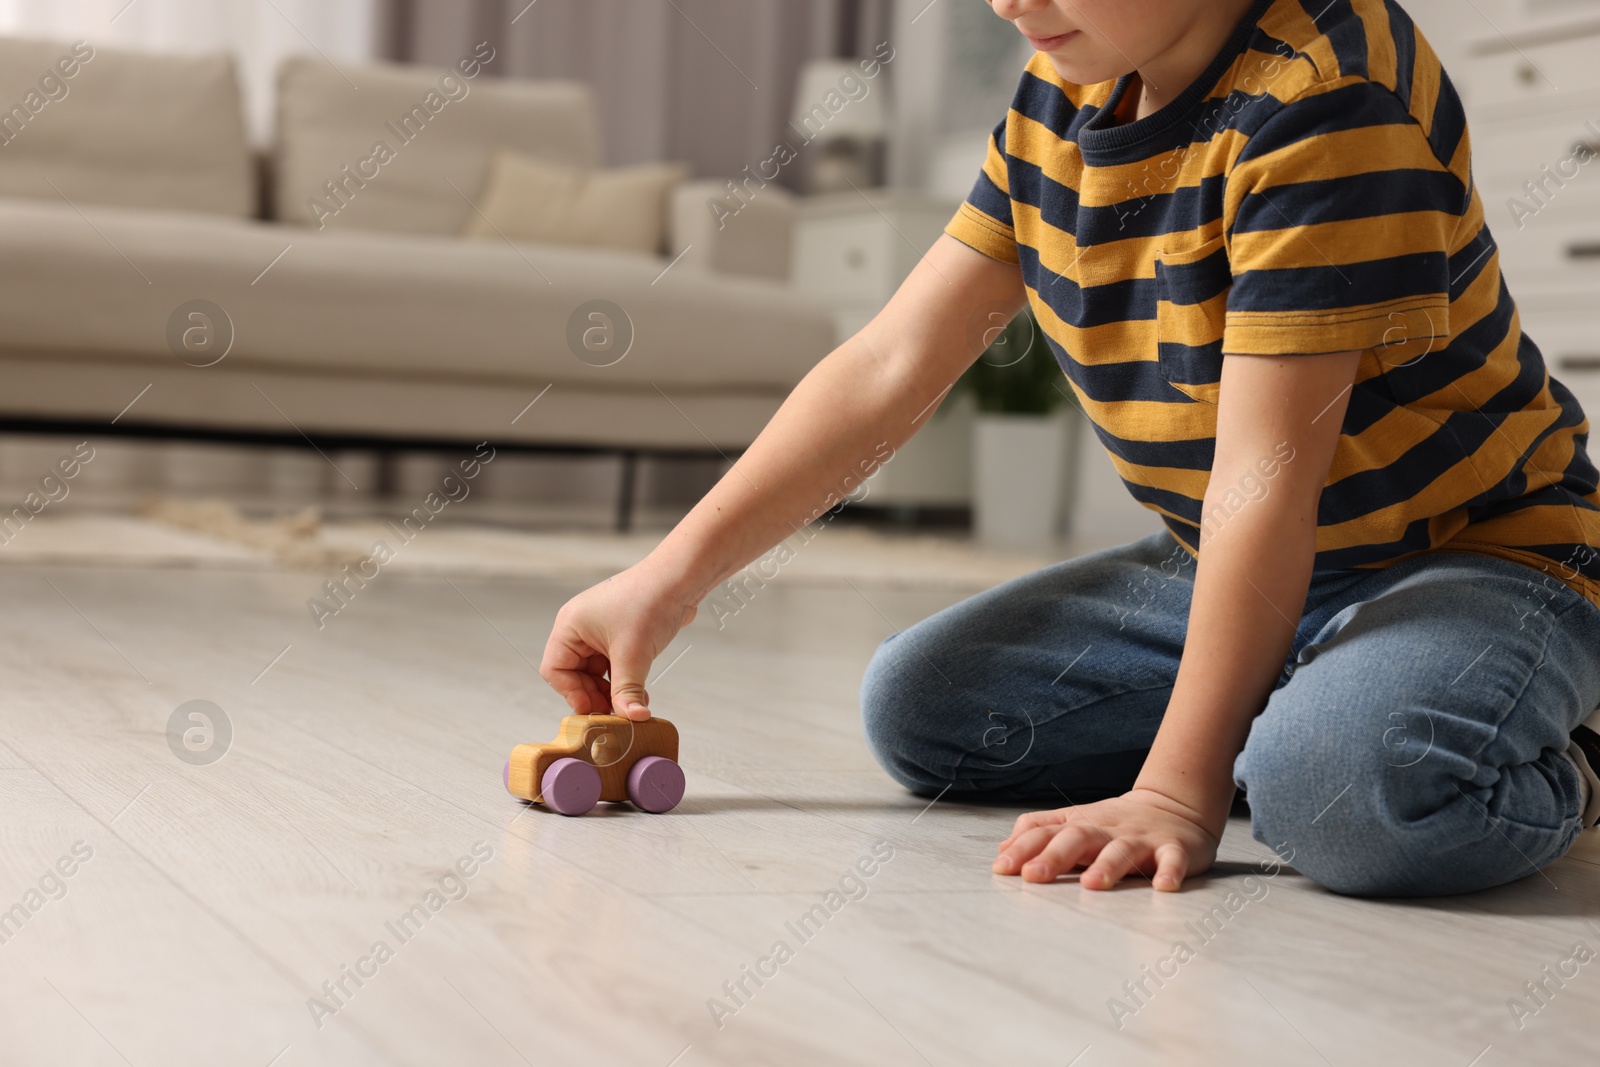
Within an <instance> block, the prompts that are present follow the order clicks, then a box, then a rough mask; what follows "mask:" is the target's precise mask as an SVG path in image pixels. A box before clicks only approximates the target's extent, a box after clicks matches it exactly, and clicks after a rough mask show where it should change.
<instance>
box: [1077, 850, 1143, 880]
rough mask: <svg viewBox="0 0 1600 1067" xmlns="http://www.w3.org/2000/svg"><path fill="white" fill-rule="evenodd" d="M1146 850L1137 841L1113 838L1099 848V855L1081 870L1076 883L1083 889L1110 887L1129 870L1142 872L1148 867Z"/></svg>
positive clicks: (1125, 875) (1124, 876)
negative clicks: (1086, 867) (1081, 872)
mask: <svg viewBox="0 0 1600 1067" xmlns="http://www.w3.org/2000/svg"><path fill="white" fill-rule="evenodd" d="M1148 851H1149V850H1148V849H1147V848H1146V847H1145V846H1144V845H1142V844H1140V843H1139V842H1137V841H1130V840H1128V839H1126V838H1116V839H1113V840H1111V841H1109V842H1107V843H1106V846H1105V847H1104V848H1102V849H1101V850H1100V855H1099V856H1097V857H1095V861H1094V862H1093V863H1091V864H1090V865H1089V869H1088V870H1086V871H1084V872H1083V875H1082V876H1081V877H1080V878H1079V879H1078V884H1079V885H1081V886H1083V888H1085V889H1111V888H1113V887H1114V886H1116V884H1117V883H1118V882H1120V881H1122V880H1123V879H1124V878H1126V877H1127V876H1128V872H1130V871H1134V872H1137V873H1139V874H1144V873H1145V872H1146V871H1148V870H1149V868H1150V864H1149V863H1148V862H1146V856H1145V853H1147V852H1148Z"/></svg>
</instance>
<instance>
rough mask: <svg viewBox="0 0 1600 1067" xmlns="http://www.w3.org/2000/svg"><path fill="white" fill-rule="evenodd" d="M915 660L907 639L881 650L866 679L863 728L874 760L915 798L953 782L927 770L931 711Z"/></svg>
mask: <svg viewBox="0 0 1600 1067" xmlns="http://www.w3.org/2000/svg"><path fill="white" fill-rule="evenodd" d="M915 658H916V653H915V651H914V650H913V649H912V647H911V645H910V643H909V642H907V641H906V640H905V638H904V636H903V635H899V634H897V635H895V636H893V637H890V638H888V639H887V640H885V641H884V642H883V643H882V644H881V645H879V646H878V651H877V652H876V653H874V654H873V657H872V662H871V663H869V664H868V665H867V672H866V674H865V675H864V676H863V677H862V679H861V724H862V728H863V729H864V730H865V732H866V735H867V745H868V747H869V748H870V749H871V750H872V754H873V756H874V757H875V758H876V759H877V761H878V762H879V763H880V764H881V765H882V766H883V769H884V770H886V771H888V772H889V775H890V776H891V777H892V778H894V780H895V781H897V782H899V783H900V784H901V785H903V786H905V787H906V788H907V789H909V790H911V791H912V792H914V793H925V792H928V791H929V790H932V791H935V792H937V791H938V790H939V789H942V788H943V787H944V785H945V784H948V780H946V781H945V782H939V781H937V780H936V778H935V776H934V774H933V773H932V771H931V769H930V768H928V767H926V766H925V764H926V763H927V762H928V761H927V759H926V750H927V748H928V744H927V741H928V739H927V738H926V737H925V736H923V734H924V733H925V732H926V730H927V729H928V725H929V723H928V719H929V715H928V712H929V710H930V708H929V702H928V700H927V699H926V698H925V697H924V696H923V695H922V690H923V686H924V682H923V678H922V672H921V670H919V669H918V664H917V663H915V662H912V660H914V659H915ZM924 669H925V668H924ZM919 756H920V757H921V758H919Z"/></svg>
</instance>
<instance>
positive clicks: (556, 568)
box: [0, 501, 1075, 588]
mask: <svg viewBox="0 0 1600 1067" xmlns="http://www.w3.org/2000/svg"><path fill="white" fill-rule="evenodd" d="M660 537H661V534H660V533H659V532H650V533H636V534H614V533H605V532H596V531H571V532H538V531H526V530H513V529H505V528H501V527H492V526H483V525H473V524H469V523H464V522H457V523H443V522H437V523H435V524H433V525H430V526H427V527H425V528H423V529H421V530H420V531H415V532H413V537H412V539H411V540H410V541H406V540H404V539H403V538H402V537H401V536H399V535H398V534H397V533H396V531H395V529H394V527H392V526H390V525H389V524H387V523H385V522H383V521H381V520H364V521H339V522H326V521H320V520H318V519H317V518H316V516H315V515H314V514H308V513H300V514H298V515H295V516H287V517H283V518H279V519H273V520H250V519H244V518H241V517H240V516H239V515H238V513H237V512H235V511H234V510H233V509H232V508H230V507H228V506H227V505H225V504H221V503H218V502H201V503H185V502H178V501H161V502H158V503H156V504H155V505H152V506H149V507H147V508H146V509H145V514H143V515H139V516H126V515H97V514H90V515H72V514H63V515H51V514H49V513H48V512H46V513H45V514H41V515H40V516H38V517H37V518H35V519H34V520H33V521H32V522H30V523H29V524H28V525H27V526H26V527H24V528H23V529H21V530H20V531H18V532H16V533H14V534H12V536H11V538H10V540H9V541H3V542H0V565H6V564H11V565H40V564H73V565H104V566H141V567H225V568H262V569H279V568H306V569H313V570H321V571H335V570H338V569H340V568H342V567H343V566H344V565H345V564H354V563H357V562H359V561H360V560H362V559H363V558H365V557H368V556H370V555H371V554H372V553H373V549H374V546H375V545H376V544H377V542H379V541H381V542H383V543H384V545H386V546H387V549H388V550H389V551H391V552H392V553H393V558H392V559H391V560H389V561H387V562H385V563H384V564H383V569H384V571H385V572H386V573H388V572H400V573H411V574H449V575H466V576H480V577H483V576H487V577H515V578H562V579H594V580H598V579H600V578H604V577H607V576H609V575H612V574H615V573H616V572H617V571H620V570H622V569H624V568H626V567H628V566H630V565H632V564H634V563H636V562H638V561H639V560H640V559H643V558H644V556H645V555H646V554H647V553H648V552H649V551H650V550H651V549H652V548H653V547H655V545H656V543H657V542H658V541H659V540H660ZM1073 554H1075V552H1073V551H1069V550H1068V547H1067V546H1063V547H1062V548H1061V549H1060V550H1059V551H1057V552H1051V553H1039V554H1014V553H1004V552H995V551H988V550H985V549H982V548H979V547H977V546H975V545H973V544H972V543H971V542H970V541H968V540H966V539H963V538H959V537H954V536H936V535H928V534H921V535H918V534H896V533H880V532H876V531H871V530H866V529H863V528H861V527H853V526H845V525H838V526H826V527H823V528H821V529H820V530H818V531H817V533H816V535H815V536H814V537H812V538H811V540H810V541H808V542H805V543H804V544H803V546H802V547H800V548H799V549H798V551H797V552H796V553H795V555H794V558H793V559H792V560H791V561H789V562H786V563H785V564H784V566H783V571H784V574H785V575H787V576H789V577H791V578H793V579H794V580H799V581H813V582H830V583H831V582H842V581H845V580H849V581H852V582H856V583H863V584H872V585H878V586H929V585H933V586H941V587H955V588H968V587H978V588H982V587H987V586H991V585H995V584H998V583H999V582H1003V581H1006V580H1008V579H1010V578H1014V577H1017V576H1018V575H1021V574H1026V573H1027V572H1029V571H1032V570H1036V569H1038V568H1039V567H1043V566H1047V565H1049V564H1050V563H1053V562H1055V561H1057V560H1060V559H1065V558H1067V557H1068V556H1070V555H1073Z"/></svg>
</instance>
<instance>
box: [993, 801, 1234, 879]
mask: <svg viewBox="0 0 1600 1067" xmlns="http://www.w3.org/2000/svg"><path fill="white" fill-rule="evenodd" d="M1199 819H1200V814H1199V813H1198V812H1193V811H1190V810H1188V809H1187V808H1186V807H1185V806H1184V805H1182V804H1179V803H1178V802H1177V801H1175V800H1172V799H1170V798H1168V797H1166V796H1165V795H1163V794H1161V793H1158V792H1156V791H1154V790H1151V789H1134V790H1131V791H1130V792H1127V793H1124V794H1123V795H1122V796H1120V797H1113V798H1112V799H1110V800H1101V801H1098V802H1096V803H1093V804H1076V805H1073V806H1071V807H1066V808H1057V809H1056V810H1054V811H1033V812H1029V813H1028V814H1026V815H1020V816H1018V817H1017V822H1016V826H1015V827H1013V828H1012V831H1011V836H1010V837H1008V838H1006V839H1005V840H1004V841H1002V842H1000V848H999V851H1000V855H999V856H998V857H997V858H996V859H995V861H994V871H995V873H996V874H1018V873H1020V874H1021V875H1022V879H1023V881H1025V882H1053V881H1055V880H1056V878H1057V877H1058V876H1060V875H1063V874H1067V873H1070V872H1071V871H1072V870H1074V869H1075V868H1077V867H1086V868H1087V869H1086V870H1085V871H1084V872H1083V874H1082V875H1080V876H1079V878H1078V884H1079V885H1081V886H1083V887H1084V888H1085V889H1111V888H1112V887H1114V886H1115V885H1116V884H1117V883H1118V882H1120V881H1121V880H1122V879H1123V878H1124V877H1126V876H1127V875H1128V874H1129V873H1130V872H1134V873H1138V874H1142V875H1145V876H1147V877H1150V881H1151V885H1152V886H1154V888H1156V889H1159V890H1162V891H1164V892H1168V893H1172V892H1176V891H1177V890H1178V888H1179V887H1180V886H1181V885H1183V880H1184V879H1185V878H1186V877H1188V876H1189V875H1191V874H1201V873H1203V872H1205V871H1206V870H1208V869H1210V867H1211V864H1212V862H1213V861H1214V860H1215V859H1216V858H1217V843H1218V842H1217V839H1216V838H1215V837H1214V836H1212V834H1211V832H1210V831H1209V830H1207V829H1205V827H1203V826H1202V825H1201V824H1200V821H1199Z"/></svg>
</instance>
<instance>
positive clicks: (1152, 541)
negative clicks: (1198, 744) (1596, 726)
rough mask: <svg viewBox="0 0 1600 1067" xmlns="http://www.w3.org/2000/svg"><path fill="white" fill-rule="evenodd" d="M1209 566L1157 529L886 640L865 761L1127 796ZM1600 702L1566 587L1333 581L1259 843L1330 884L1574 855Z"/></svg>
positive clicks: (1488, 567)
mask: <svg viewBox="0 0 1600 1067" xmlns="http://www.w3.org/2000/svg"><path fill="white" fill-rule="evenodd" d="M1194 571H1195V567H1194V562H1193V560H1192V559H1191V558H1190V557H1189V556H1188V554H1187V553H1185V552H1184V550H1183V549H1182V548H1181V547H1179V545H1178V543H1177V542H1176V541H1174V540H1173V539H1172V537H1171V536H1170V535H1168V534H1166V533H1164V532H1163V533H1159V534H1155V535H1153V536H1151V537H1148V538H1145V539H1144V540H1142V541H1137V542H1135V543H1133V544H1131V545H1126V546H1123V547H1121V548H1114V549H1110V550H1108V551H1105V552H1099V553H1096V554H1094V555H1089V556H1084V557H1082V558H1079V559H1074V560H1071V561H1069V562H1066V563H1062V564H1058V565H1056V566H1053V567H1048V568H1046V569H1045V570H1042V571H1038V572H1036V573H1034V574H1030V575H1027V576H1025V577H1022V578H1018V579H1016V580H1015V581H1011V582H1007V583H1006V584H1004V585H1001V586H998V587H996V588H994V589H990V590H989V591H987V592H985V593H982V594H979V595H978V596H975V597H972V598H971V599H969V600H965V601H963V602H961V603H960V604H957V605H955V606H954V607H951V608H947V609H946V610H944V611H941V612H939V613H938V614H937V615H934V616H932V617H931V618H929V619H926V620H924V621H923V622H920V623H918V624H917V625H915V626H913V627H911V628H910V629H908V630H905V631H904V632H902V633H899V634H897V635H895V636H894V637H891V638H889V639H888V640H887V641H885V642H884V643H883V645H882V646H881V647H880V648H879V649H878V652H877V655H876V656H875V657H874V658H873V661H872V664H871V666H870V667H869V668H868V669H867V675H866V678H865V680H864V681H863V682H862V688H861V702H862V714H863V717H864V720H865V726H866V733H867V739H868V741H869V743H870V744H871V746H872V749H873V752H874V754H875V755H876V756H877V758H878V760H879V762H881V763H882V764H883V766H884V767H885V768H886V769H887V770H888V772H889V773H890V774H891V775H893V776H894V777H895V778H896V779H897V780H898V781H900V782H901V783H902V784H903V785H905V786H906V787H907V788H909V789H911V790H912V791H913V792H915V793H917V794H919V795H922V796H930V797H931V796H934V795H937V794H939V793H940V792H941V791H945V790H948V792H946V793H945V798H946V799H947V800H993V801H1004V802H1013V803H1019V802H1020V803H1027V804H1038V805H1043V806H1048V807H1052V808H1056V807H1063V806H1065V804H1066V803H1068V802H1071V803H1084V802H1088V801H1093V800H1099V799H1103V798H1105V797H1111V796H1117V795H1119V794H1121V793H1124V792H1126V791H1127V790H1128V789H1129V788H1130V787H1131V786H1132V785H1133V782H1134V779H1135V778H1136V777H1137V775H1138V773H1139V768H1140V766H1141V765H1142V764H1143V762H1144V758H1145V755H1146V753H1148V751H1149V749H1150V744H1151V742H1152V741H1153V739H1154V738H1155V735H1156V728H1157V727H1159V726H1160V725H1161V717H1162V715H1163V714H1164V713H1165V711H1166V706H1167V699H1168V697H1169V696H1170V695H1171V693H1172V683H1173V679H1174V678H1175V677H1176V675H1177V671H1178V659H1179V656H1180V655H1181V654H1182V652H1183V641H1184V631H1185V627H1186V624H1187V622H1188V617H1189V603H1190V597H1191V595H1192V593H1193V590H1194ZM1597 703H1600V609H1597V608H1596V607H1595V606H1594V605H1593V604H1591V603H1590V602H1589V601H1588V600H1586V599H1584V598H1583V597H1582V596H1581V595H1579V594H1578V593H1576V592H1574V591H1573V590H1572V589H1571V588H1570V587H1569V586H1567V585H1564V584H1562V583H1561V582H1559V581H1557V580H1556V578H1555V577H1554V576H1549V575H1545V574H1541V573H1540V572H1538V571H1536V570H1533V569H1532V568H1530V567H1525V566H1523V565H1522V564H1519V563H1512V562H1509V561H1505V560H1500V559H1493V558H1488V557H1481V556H1469V555H1455V554H1444V553H1439V554H1431V555H1423V556H1418V557H1414V558H1412V559H1410V560H1407V561H1405V562H1402V563H1398V564H1395V565H1392V566H1390V567H1387V568H1385V569H1382V570H1365V571H1344V572H1337V573H1333V574H1327V575H1318V576H1317V577H1316V578H1315V579H1314V580H1313V582H1312V586H1311V590H1310V594H1309V596H1308V597H1307V600H1306V610H1305V613H1304V616H1303V617H1302V619H1301V621H1300V625H1299V627H1298V629H1297V632H1296V634H1295V637H1294V643H1293V647H1292V649H1291V651H1290V655H1289V659H1288V661H1287V662H1286V663H1285V665H1284V670H1283V675H1282V677H1281V678H1280V679H1279V681H1278V685H1277V688H1276V689H1275V691H1274V692H1273V694H1272V696H1271V698H1270V699H1269V700H1268V701H1267V705H1266V708H1265V710H1263V711H1262V713H1261V714H1260V716H1259V717H1257V718H1256V719H1255V721H1254V722H1253V723H1252V725H1251V727H1250V734H1249V739H1248V740H1247V741H1246V742H1245V746H1244V751H1242V752H1241V753H1239V755H1238V758H1237V759H1236V760H1235V762H1234V769H1233V774H1234V781H1235V783H1236V784H1237V785H1238V786H1239V787H1240V788H1241V789H1243V790H1244V791H1245V794H1246V800H1247V802H1248V804H1249V807H1250V820H1251V829H1252V832H1253V834H1254V836H1255V838H1256V840H1258V841H1261V842H1263V843H1264V844H1267V845H1269V846H1271V847H1273V848H1274V849H1277V850H1278V851H1279V853H1280V855H1283V856H1289V855H1290V854H1291V850H1292V855H1293V865H1294V867H1295V868H1296V869H1297V870H1299V871H1300V872H1301V873H1303V874H1305V875H1307V876H1308V877H1310V878H1312V879H1314V880H1315V881H1317V882H1318V883H1320V884H1321V885H1323V886H1325V887H1327V888H1329V889H1331V890H1334V891H1336V892H1340V893H1349V894H1356V895H1362V896H1434V895H1444V894H1450V893H1466V892H1471V891H1473V890H1477V889H1484V888H1487V887H1489V886H1496V885H1501V884H1504V883H1506V882H1510V881H1513V880H1515V879H1517V878H1521V877H1523V876H1525V875H1528V874H1531V873H1533V872H1534V871H1535V870H1537V869H1538V868H1540V867H1542V866H1544V865H1545V864H1548V863H1550V862H1552V861H1554V860H1556V859H1557V858H1559V857H1560V856H1561V855H1562V854H1563V853H1565V852H1566V850H1567V849H1568V848H1570V847H1571V845H1572V843H1573V841H1574V840H1575V839H1576V837H1577V834H1578V831H1579V826H1580V824H1579V799H1580V792H1579V784H1578V774H1577V771H1576V770H1575V768H1574V767H1573V765H1572V764H1571V763H1570V762H1569V761H1568V760H1567V759H1566V758H1565V757H1564V756H1563V755H1562V753H1563V752H1564V751H1565V749H1566V747H1567V735H1568V733H1569V731H1571V729H1572V728H1573V727H1574V726H1576V725H1577V724H1578V723H1580V722H1582V721H1583V719H1584V718H1585V717H1586V716H1588V715H1589V713H1590V712H1592V711H1593V710H1594V709H1595V706H1596V704H1597Z"/></svg>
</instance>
